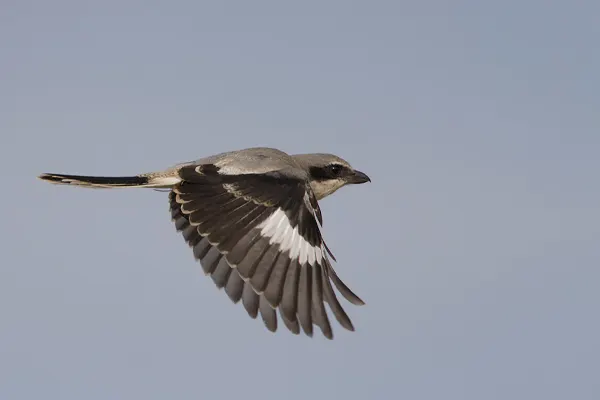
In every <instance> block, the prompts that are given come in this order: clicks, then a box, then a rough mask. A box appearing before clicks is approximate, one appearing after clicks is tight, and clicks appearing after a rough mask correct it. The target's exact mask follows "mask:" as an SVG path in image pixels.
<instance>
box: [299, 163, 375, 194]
mask: <svg viewBox="0 0 600 400" xmlns="http://www.w3.org/2000/svg"><path fill="white" fill-rule="evenodd" d="M293 157H294V159H295V160H296V162H298V164H300V165H301V166H302V167H303V168H304V169H305V170H306V171H307V172H308V174H309V177H310V186H311V188H312V190H313V192H314V194H315V196H316V197H317V199H318V200H321V199H322V198H324V197H326V196H329V195H330V194H332V193H333V192H335V191H336V190H338V189H339V188H341V187H342V186H345V185H348V184H358V183H365V182H371V179H370V178H369V177H368V176H367V175H366V174H364V173H363V172H360V171H357V170H355V169H354V168H352V166H350V164H349V163H348V162H347V161H346V160H343V159H341V158H340V157H338V156H335V155H333V154H319V153H317V154H295V155H294V156H293Z"/></svg>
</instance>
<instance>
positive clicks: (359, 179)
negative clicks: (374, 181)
mask: <svg viewBox="0 0 600 400" xmlns="http://www.w3.org/2000/svg"><path fill="white" fill-rule="evenodd" d="M366 182H371V178H369V177H368V176H367V174H365V173H364V172H360V171H354V174H352V175H350V176H349V177H348V183H366Z"/></svg>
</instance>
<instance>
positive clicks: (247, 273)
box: [39, 148, 370, 339]
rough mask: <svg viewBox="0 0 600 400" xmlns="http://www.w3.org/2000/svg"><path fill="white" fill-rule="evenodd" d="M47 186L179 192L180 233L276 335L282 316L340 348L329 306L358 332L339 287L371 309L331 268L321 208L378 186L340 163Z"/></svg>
mask: <svg viewBox="0 0 600 400" xmlns="http://www.w3.org/2000/svg"><path fill="white" fill-rule="evenodd" d="M39 178H40V179H42V180H45V181H48V182H51V183H55V184H62V185H73V186H81V187H88V188H126V187H137V188H140V187H145V188H167V189H170V193H169V206H170V211H171V218H172V220H173V222H174V224H175V228H176V229H177V231H179V232H181V234H182V236H183V237H184V239H185V241H186V242H187V243H188V245H189V246H190V247H191V249H192V254H193V255H194V258H196V259H197V260H198V261H199V262H200V264H201V266H202V269H203V271H204V273H205V274H207V275H210V277H211V279H212V280H213V282H214V283H215V285H216V287H217V288H219V289H223V290H224V291H225V293H226V294H227V296H228V297H229V298H230V299H231V301H233V302H234V303H238V302H240V301H241V303H242V304H243V307H244V308H245V310H246V312H247V313H248V315H249V316H250V317H251V318H256V317H257V316H258V315H259V314H260V316H261V319H262V321H263V323H264V325H265V326H266V328H267V329H269V330H270V331H272V332H275V331H277V328H278V323H277V321H278V314H279V317H281V320H282V322H283V325H284V326H285V327H286V328H287V329H288V330H289V331H290V332H292V333H294V334H299V333H300V331H301V330H302V331H303V332H304V333H305V334H306V335H308V336H312V335H313V326H317V327H318V328H319V329H320V330H321V332H322V333H323V335H324V336H325V337H327V338H329V339H331V338H333V332H332V328H331V324H330V322H329V318H328V315H327V311H326V308H325V304H328V306H329V309H330V310H331V312H332V314H333V316H334V317H335V319H336V320H337V321H338V322H339V323H340V325H341V326H343V327H344V328H346V329H348V330H351V331H352V330H354V326H353V325H352V322H351V320H350V318H349V317H348V315H347V314H346V312H345V311H344V309H343V308H342V306H341V304H340V303H339V301H338V299H337V296H336V294H335V291H334V289H333V286H335V288H336V289H337V291H338V292H339V293H340V294H341V295H342V296H343V297H344V298H345V299H346V300H348V301H349V302H350V303H352V304H356V305H361V304H364V302H363V301H362V300H361V299H360V298H359V297H358V296H357V295H356V294H354V293H353V292H352V291H351V290H350V289H349V288H348V287H347V286H346V285H345V284H344V283H343V282H342V280H341V279H340V278H339V277H338V275H337V274H336V272H335V270H334V269H333V267H332V265H331V262H330V260H329V258H333V255H332V254H331V252H330V251H329V249H328V248H327V245H326V244H325V242H324V241H323V238H322V236H321V231H320V228H319V225H320V224H322V215H321V211H320V208H319V204H318V200H321V199H323V198H325V197H327V196H329V195H331V194H332V193H334V192H335V191H337V190H338V189H340V188H341V187H343V186H345V185H347V184H358V183H365V182H368V181H370V179H369V177H368V176H367V175H365V174H364V173H362V172H360V171H356V170H354V169H353V168H352V167H351V166H350V164H348V162H346V161H344V160H343V159H341V158H339V157H337V156H335V155H332V154H298V155H288V154H286V153H284V152H282V151H280V150H277V149H271V148H251V149H245V150H238V151H233V152H227V153H221V154H217V155H213V156H210V157H205V158H202V159H199V160H195V161H192V162H187V163H182V164H178V165H176V166H174V167H171V168H168V169H166V170H164V171H159V172H152V173H147V174H140V175H136V176H129V177H93V176H80V175H65V174H42V175H40V176H39ZM333 259H334V258H333ZM334 260H335V259H334Z"/></svg>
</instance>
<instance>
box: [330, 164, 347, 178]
mask: <svg viewBox="0 0 600 400" xmlns="http://www.w3.org/2000/svg"><path fill="white" fill-rule="evenodd" d="M327 169H328V170H329V173H330V174H331V176H339V175H340V174H341V173H342V171H343V169H344V168H343V167H342V166H341V165H339V164H331V165H329V166H328V167H327Z"/></svg>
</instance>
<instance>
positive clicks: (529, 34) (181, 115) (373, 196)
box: [0, 0, 600, 400]
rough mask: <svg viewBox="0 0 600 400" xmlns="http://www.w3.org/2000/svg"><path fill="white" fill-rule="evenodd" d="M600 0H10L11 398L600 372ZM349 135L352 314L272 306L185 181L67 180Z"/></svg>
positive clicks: (323, 389) (495, 389) (331, 148)
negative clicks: (304, 318)
mask: <svg viewBox="0 0 600 400" xmlns="http://www.w3.org/2000/svg"><path fill="white" fill-rule="evenodd" d="M599 16H600V4H599V3H598V2H597V1H569V2H567V1H550V0H548V1H542V0H538V1H533V0H523V1H516V0H513V1H495V2H483V1H474V0H473V1H429V2H427V1H368V2H367V1H363V2H356V1H341V0H340V1H307V0H305V1H302V2H293V3H292V2H281V1H252V2H250V1H237V2H234V1H229V2H226V1H219V2H217V1H214V2H205V1H168V2H167V1H164V2H155V1H131V0H129V1H126V0H119V1H115V0H108V1H102V2H100V1H96V2H88V1H74V0H72V1H66V0H56V1H41V0H37V1H26V0H22V1H21V0H20V1H16V0H6V1H3V2H2V5H0V46H1V52H0V60H1V62H0V76H1V79H0V153H1V154H0V156H1V157H0V164H1V165H0V166H1V168H2V171H3V173H2V179H3V188H2V196H1V198H0V213H1V215H0V217H1V221H2V224H1V225H0V239H1V241H0V247H1V254H2V260H1V261H2V262H1V266H0V398H1V399H6V400H13V399H14V400H17V399H19V400H20V399H41V398H44V399H89V400H95V399H145V400H146V399H148V400H149V399H167V398H173V399H241V398H243V399H264V400H267V399H308V398H316V399H324V398H329V399H335V398H344V399H371V398H372V399H396V398H397V399H436V400H437V399H477V400H480V399H486V400H487V399H499V400H500V399H502V400H504V399H567V398H572V399H578V400H585V399H598V398H600V378H599V377H600V339H599V338H600V316H599V315H600V314H599V307H600V291H599V289H598V288H599V282H600V245H599V244H600V179H599V176H600V174H599V172H600V157H599V153H600V111H599V110H600V94H599V93H600V78H599V71H600V50H599V47H598V43H600V23H599V22H598V21H599ZM250 146H272V147H278V148H281V149H283V150H286V151H288V152H291V153H298V152H333V153H336V154H338V155H340V156H342V157H343V158H345V159H347V160H349V161H350V162H351V163H352V164H353V166H354V167H356V168H358V169H360V170H363V171H365V172H367V173H368V174H369V175H370V176H371V177H372V180H373V182H372V183H371V184H367V185H362V186H356V187H350V188H345V189H343V190H341V191H339V192H338V193H336V194H335V195H334V196H332V197H331V198H328V199H326V200H325V201H323V202H322V208H323V213H324V219H325V221H324V222H325V225H324V234H325V237H326V239H327V241H328V243H329V245H330V247H331V248H332V249H333V251H334V253H335V254H336V256H337V258H338V264H337V270H338V272H339V273H340V275H341V276H342V278H343V279H344V280H345V281H346V282H347V283H348V284H349V285H350V286H351V287H352V288H353V289H354V290H355V291H356V292H357V293H358V294H359V295H360V296H361V297H362V298H364V299H365V301H366V303H367V305H366V306H364V307H355V306H352V305H348V306H347V310H348V312H349V314H350V316H351V317H352V318H353V321H354V323H355V325H356V327H357V331H356V332H354V333H350V332H346V331H343V330H342V329H341V328H340V327H339V326H337V325H336V326H335V327H336V328H337V329H336V331H335V334H336V339H335V340H334V341H327V340H325V339H324V338H323V337H322V336H321V335H320V333H319V334H316V335H315V337H314V338H312V339H309V338H306V337H303V336H294V335H291V334H289V333H288V332H286V331H284V330H281V331H280V332H278V333H277V334H275V335H274V334H271V333H269V332H268V331H267V330H266V329H265V328H264V327H263V326H262V322H261V321H260V320H256V321H253V320H251V319H250V318H248V316H247V315H246V314H245V311H244V310H243V308H242V306H241V305H233V304H232V303H231V302H230V301H229V299H228V298H227V296H226V295H225V294H224V293H222V292H221V293H220V292H218V291H217V289H216V288H215V287H214V285H213V283H212V281H211V280H210V279H209V278H206V277H204V275H203V274H202V271H201V268H200V266H199V265H198V264H197V263H195V262H194V260H193V257H192V254H191V251H190V250H189V249H188V247H187V245H186V244H185V242H184V241H183V239H182V237H181V236H180V235H179V234H178V233H176V232H175V229H174V227H173V225H172V223H171V221H170V215H169V212H168V205H167V196H166V194H165V193H158V192H154V191H149V190H146V191H144V190H139V191H138V190H131V191H99V190H96V191H93V190H83V189H78V188H69V187H56V186H51V185H48V184H45V183H43V182H41V181H38V180H36V179H35V177H36V176H37V175H38V174H39V173H41V172H66V173H79V174H104V175H111V174H113V175H128V174H135V173H140V172H147V171H152V170H158V169H162V168H165V167H168V166H170V165H172V164H176V163H179V162H183V161H188V160H192V159H196V158H200V157H202V156H206V155H210V154H213V153H217V152H222V151H227V150H234V149H239V148H244V147H250Z"/></svg>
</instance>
